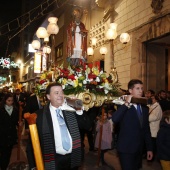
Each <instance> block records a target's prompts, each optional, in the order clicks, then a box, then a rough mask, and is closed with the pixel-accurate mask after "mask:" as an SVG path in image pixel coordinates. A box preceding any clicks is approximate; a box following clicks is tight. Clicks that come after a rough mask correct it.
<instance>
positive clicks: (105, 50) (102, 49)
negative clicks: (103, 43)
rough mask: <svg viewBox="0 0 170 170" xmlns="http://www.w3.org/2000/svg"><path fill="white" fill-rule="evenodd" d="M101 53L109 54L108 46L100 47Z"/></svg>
mask: <svg viewBox="0 0 170 170" xmlns="http://www.w3.org/2000/svg"><path fill="white" fill-rule="evenodd" d="M100 54H102V55H106V54H107V48H106V47H101V48H100Z"/></svg>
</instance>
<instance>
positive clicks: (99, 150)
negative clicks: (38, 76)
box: [97, 106, 105, 166]
mask: <svg viewBox="0 0 170 170" xmlns="http://www.w3.org/2000/svg"><path fill="white" fill-rule="evenodd" d="M104 113H105V109H104V106H103V107H102V119H101V123H102V124H101V126H100V135H99V146H98V159H97V166H99V164H100V154H101V143H102V134H103V121H104V119H103V117H104Z"/></svg>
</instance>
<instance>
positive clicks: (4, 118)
mask: <svg viewBox="0 0 170 170" xmlns="http://www.w3.org/2000/svg"><path fill="white" fill-rule="evenodd" d="M18 115H19V114H18V109H17V108H16V107H15V106H14V98H13V95H12V94H11V93H7V94H5V96H4V98H3V99H2V102H1V105H0V139H1V140H0V169H1V170H6V169H7V167H8V164H9V162H10V157H11V152H12V148H13V146H14V144H16V143H17V125H18V120H19V116H18Z"/></svg>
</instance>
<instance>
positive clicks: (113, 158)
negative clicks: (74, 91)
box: [10, 138, 162, 170]
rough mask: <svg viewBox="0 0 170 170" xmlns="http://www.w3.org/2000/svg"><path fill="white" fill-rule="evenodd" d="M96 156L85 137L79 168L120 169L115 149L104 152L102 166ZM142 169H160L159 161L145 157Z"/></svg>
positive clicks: (91, 169)
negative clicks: (82, 157)
mask: <svg viewBox="0 0 170 170" xmlns="http://www.w3.org/2000/svg"><path fill="white" fill-rule="evenodd" d="M25 148H26V141H25V142H22V146H21V156H20V157H21V159H20V160H21V161H24V162H25V163H27V158H26V153H25ZM16 155H17V146H15V147H14V149H13V152H12V156H11V161H10V164H11V163H13V162H17V157H16ZM97 158H98V151H89V148H88V143H87V139H86V138H85V156H84V161H83V163H82V166H81V167H80V168H79V170H121V167H120V163H119V158H118V156H117V153H116V150H110V151H108V152H107V153H106V154H105V161H106V163H107V165H105V166H102V165H101V164H99V166H97ZM142 170H162V169H161V166H160V163H159V162H158V161H154V162H153V163H148V162H147V161H146V160H145V159H144V160H143V168H142Z"/></svg>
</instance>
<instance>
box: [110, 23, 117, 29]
mask: <svg viewBox="0 0 170 170" xmlns="http://www.w3.org/2000/svg"><path fill="white" fill-rule="evenodd" d="M110 29H112V30H115V31H116V30H117V24H116V23H110Z"/></svg>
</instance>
